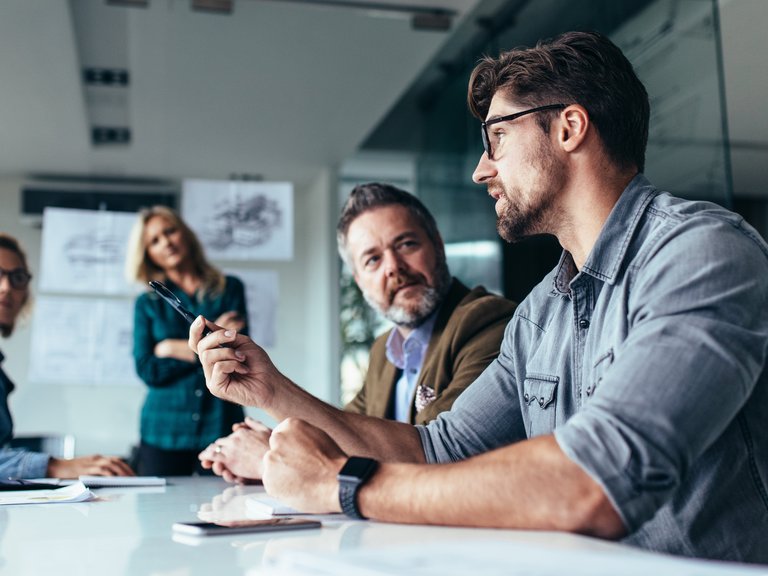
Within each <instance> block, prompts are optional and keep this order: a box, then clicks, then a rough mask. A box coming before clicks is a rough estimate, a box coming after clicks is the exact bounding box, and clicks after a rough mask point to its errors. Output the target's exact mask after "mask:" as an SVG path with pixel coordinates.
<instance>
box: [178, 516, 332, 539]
mask: <svg viewBox="0 0 768 576" xmlns="http://www.w3.org/2000/svg"><path fill="white" fill-rule="evenodd" d="M320 527H322V523H321V522H318V521H317V520H306V519H304V518H285V517H283V518H269V519H267V520H234V521H230V522H220V523H217V522H177V523H176V524H174V525H173V530H174V532H178V533H180V534H191V535H193V536H218V535H225V534H226V535H228V534H247V533H248V534H250V533H254V532H276V531H280V530H307V529H310V528H320Z"/></svg>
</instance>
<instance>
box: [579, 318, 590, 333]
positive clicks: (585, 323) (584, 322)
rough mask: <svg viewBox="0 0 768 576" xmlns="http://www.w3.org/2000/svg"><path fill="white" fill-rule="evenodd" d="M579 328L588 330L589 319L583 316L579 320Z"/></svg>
mask: <svg viewBox="0 0 768 576" xmlns="http://www.w3.org/2000/svg"><path fill="white" fill-rule="evenodd" d="M579 328H581V329H582V330H586V329H587V328H589V320H587V319H586V318H582V319H581V320H579Z"/></svg>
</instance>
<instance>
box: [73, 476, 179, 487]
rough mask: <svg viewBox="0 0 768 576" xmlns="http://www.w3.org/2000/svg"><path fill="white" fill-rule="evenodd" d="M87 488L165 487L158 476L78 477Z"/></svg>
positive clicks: (163, 479)
mask: <svg viewBox="0 0 768 576" xmlns="http://www.w3.org/2000/svg"><path fill="white" fill-rule="evenodd" d="M80 482H82V483H83V484H85V485H86V486H88V488H127V487H131V486H165V478H161V477H160V476H80Z"/></svg>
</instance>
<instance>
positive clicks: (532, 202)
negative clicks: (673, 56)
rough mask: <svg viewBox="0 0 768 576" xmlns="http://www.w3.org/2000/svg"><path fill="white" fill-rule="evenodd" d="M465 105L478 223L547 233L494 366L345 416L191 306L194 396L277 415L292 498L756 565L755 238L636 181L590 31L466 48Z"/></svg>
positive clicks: (631, 122)
mask: <svg viewBox="0 0 768 576" xmlns="http://www.w3.org/2000/svg"><path fill="white" fill-rule="evenodd" d="M469 105H470V108H471V110H472V112H473V113H474V115H475V116H476V117H478V118H479V119H480V120H481V131H482V138H483V145H484V152H483V154H482V156H481V157H480V160H479V162H478V165H477V168H476V169H475V172H474V176H473V179H474V181H475V182H476V183H478V184H481V185H485V186H486V188H487V192H488V194H489V195H490V196H491V197H492V198H493V199H494V200H495V201H496V206H495V209H496V214H497V216H498V226H497V227H498V231H499V233H500V235H501V236H502V237H503V238H504V239H505V240H507V241H510V242H514V241H516V240H518V239H520V238H524V237H527V236H531V235H534V234H552V235H554V236H556V237H557V239H558V241H559V242H560V244H561V245H562V247H563V249H564V251H563V254H562V257H561V260H560V262H559V264H558V265H557V266H556V267H555V269H554V270H552V272H550V273H549V274H548V275H547V276H546V277H545V278H544V280H543V281H542V282H541V283H540V284H539V285H538V286H537V287H536V288H534V290H533V291H532V292H531V293H530V295H529V296H528V297H527V298H526V299H525V300H524V301H523V302H522V303H521V304H520V306H519V307H518V308H517V310H516V311H515V314H514V316H513V318H512V320H511V321H510V323H509V325H508V326H507V330H506V333H505V337H504V341H503V342H502V347H501V353H500V354H499V357H498V358H497V360H496V361H494V362H493V363H492V364H491V365H490V366H489V367H488V368H487V369H486V370H485V372H483V374H482V375H481V376H480V377H479V378H478V379H477V380H476V381H475V382H474V383H473V384H472V385H471V386H470V387H469V388H468V389H467V391H466V392H464V394H462V396H461V397H460V398H459V399H458V400H457V401H456V403H454V405H453V408H452V409H451V410H450V411H449V412H447V413H444V414H442V415H440V416H439V417H438V418H437V420H435V421H434V422H431V423H430V424H428V425H426V426H416V427H407V426H405V425H397V424H391V423H386V422H383V421H381V422H374V421H372V420H366V421H361V420H354V426H351V424H352V423H353V419H352V418H351V417H350V416H348V415H347V416H345V415H340V414H338V413H336V412H333V411H332V410H329V409H317V407H316V405H315V404H314V403H313V402H312V401H311V399H310V398H309V397H308V394H306V393H304V392H303V391H301V390H300V389H298V388H297V387H296V386H295V385H294V384H292V383H291V382H290V381H289V380H287V379H286V378H285V377H284V376H283V375H282V374H280V373H279V372H278V371H277V370H276V369H275V367H274V366H273V365H272V364H271V362H270V361H269V359H268V358H267V357H266V355H265V354H264V352H263V351H262V350H261V349H259V348H258V347H257V346H255V344H253V343H252V342H250V341H249V340H248V339H247V338H244V337H239V336H236V335H234V334H232V333H227V332H225V331H223V330H218V331H216V332H214V333H213V334H210V335H209V336H207V337H206V338H204V339H202V340H201V339H200V333H201V331H202V328H203V325H202V322H201V321H200V319H198V320H197V322H196V324H195V325H193V327H192V329H191V332H190V335H191V337H190V344H191V345H192V346H193V347H194V348H195V349H196V350H197V351H198V352H199V353H200V355H201V359H202V361H203V364H204V368H205V371H206V377H207V383H208V386H209V387H210V389H211V390H212V392H213V393H214V394H217V395H221V396H223V397H226V398H229V399H232V400H236V401H239V402H242V403H246V404H252V405H257V406H260V407H262V408H264V409H266V410H267V411H269V412H270V413H271V414H272V415H273V416H274V417H276V418H278V419H282V418H288V419H287V420H285V421H283V422H281V424H280V425H279V426H277V427H276V428H275V430H274V432H273V433H272V435H271V437H270V439H269V443H270V451H269V452H267V453H266V455H265V456H264V475H263V480H264V486H265V487H266V489H267V492H269V493H270V494H271V495H272V496H275V497H277V498H279V499H281V500H283V501H284V502H286V503H288V504H290V505H292V506H294V507H296V508H298V509H300V510H305V511H312V512H327V511H339V510H343V511H344V512H346V513H347V514H348V515H350V516H354V517H370V518H375V519H377V520H383V521H389V522H406V523H425V524H445V525H466V526H486V527H498V528H521V529H538V530H562V531H570V532H578V533H582V534H589V535H593V536H598V537H603V538H611V539H621V540H622V541H624V542H625V543H627V544H631V545H635V546H639V547H642V548H645V549H648V550H655V551H660V552H666V553H671V554H678V555H684V556H697V557H703V558H712V559H720V560H735V561H744V562H757V563H768V544H767V541H766V536H765V533H766V531H765V527H766V526H767V525H768V426H766V422H768V372H766V354H768V246H767V245H766V243H765V242H764V241H763V240H762V239H761V238H760V236H759V234H758V233H757V232H756V231H755V230H754V229H753V228H751V227H750V226H749V225H747V224H746V223H745V222H744V221H743V218H741V217H740V216H738V215H737V214H734V213H732V212H729V211H727V210H724V209H722V208H720V207H718V206H716V205H714V204H710V203H706V202H692V201H686V200H682V199H679V198H675V197H673V196H671V195H669V194H667V193H664V192H661V191H659V190H658V189H656V188H655V187H654V186H653V185H652V184H651V183H650V182H649V181H648V180H647V179H646V178H645V177H644V176H643V170H644V163H645V147H646V142H647V138H648V124H649V117H650V110H649V102H648V96H647V94H646V91H645V88H644V86H643V85H642V83H641V82H640V80H639V79H638V78H637V76H636V75H635V73H634V70H633V69H632V65H631V64H630V63H629V61H628V60H627V59H626V57H625V56H624V55H623V54H622V53H621V51H620V50H619V48H618V47H616V46H615V45H614V44H613V43H612V42H611V41H610V40H608V39H607V38H605V37H604V36H602V35H600V34H596V33H581V32H572V33H567V34H564V35H562V36H560V37H558V38H556V39H554V40H551V41H548V42H546V43H540V44H538V45H537V46H535V47H533V48H528V49H516V50H512V51H510V52H507V53H504V54H502V55H501V56H500V57H499V58H497V59H493V58H486V59H484V60H483V61H481V62H480V63H479V64H478V66H477V67H476V68H475V70H474V71H473V73H472V76H471V79H470V82H469ZM219 344H226V345H228V346H229V348H219V347H218V345H219ZM291 416H294V417H295V418H289V417H291ZM298 418H300V419H298ZM425 463H439V464H440V465H439V466H430V465H425Z"/></svg>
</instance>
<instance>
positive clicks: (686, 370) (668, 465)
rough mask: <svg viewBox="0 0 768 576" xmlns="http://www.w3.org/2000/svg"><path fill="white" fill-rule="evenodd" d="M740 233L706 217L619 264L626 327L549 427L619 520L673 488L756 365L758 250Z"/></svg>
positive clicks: (761, 349) (629, 519) (764, 283)
mask: <svg viewBox="0 0 768 576" xmlns="http://www.w3.org/2000/svg"><path fill="white" fill-rule="evenodd" d="M750 235H751V233H750V231H748V230H744V229H741V228H739V226H737V225H734V222H733V221H727V220H721V219H718V218H711V219H709V221H707V222H706V223H705V224H702V223H701V221H698V222H692V223H686V222H683V223H681V224H679V225H677V226H676V227H674V230H673V231H671V232H669V233H668V234H667V236H666V237H662V238H661V239H660V240H659V241H658V242H655V243H653V248H652V249H651V250H650V251H649V253H648V254H645V255H643V258H644V260H645V261H644V262H635V264H637V268H636V270H635V269H630V270H628V272H627V274H636V277H635V278H634V280H633V281H632V282H631V283H630V284H629V286H630V288H629V290H630V293H629V294H630V295H629V298H628V299H627V303H628V307H627V318H628V326H629V329H628V333H627V337H626V339H625V340H624V341H623V342H622V343H621V344H620V345H619V346H618V347H617V348H616V349H615V350H613V354H614V358H613V363H612V364H611V366H610V367H609V368H608V369H607V370H606V371H605V372H604V374H603V375H602V377H601V380H600V382H599V384H598V385H597V388H596V390H595V393H594V396H593V398H592V399H591V400H590V401H589V402H588V403H587V404H586V405H585V406H584V407H583V409H582V410H581V411H579V412H578V413H577V414H575V415H574V416H573V417H572V418H571V419H570V420H568V421H567V422H566V423H565V424H564V425H563V426H561V427H559V428H558V429H557V430H555V437H556V439H557V442H558V444H559V445H560V447H561V449H562V450H563V451H564V452H565V453H566V454H567V455H568V457H569V458H571V459H572V460H573V461H574V462H576V463H577V464H579V465H580V466H581V467H582V468H583V469H584V470H585V471H586V472H587V473H588V474H589V475H590V476H591V477H592V478H593V479H595V480H596V481H597V482H598V483H599V484H600V485H601V486H602V487H603V489H604V490H605V492H606V494H607V495H608V497H609V498H610V499H611V501H612V502H613V504H614V506H615V508H616V510H617V511H618V512H619V514H620V515H621V516H622V518H623V520H624V523H625V525H626V527H627V529H628V530H629V531H630V532H631V531H634V530H636V529H638V528H639V527H640V526H641V525H642V524H643V523H644V522H646V521H647V520H649V519H650V518H651V517H653V515H654V514H655V513H656V511H657V510H658V509H659V508H660V507H661V506H662V505H663V504H664V503H665V502H667V501H668V500H669V499H670V498H671V497H672V495H673V493H674V490H675V489H676V488H677V487H678V486H679V485H680V484H681V482H683V481H684V479H685V477H686V474H688V473H689V471H690V470H691V468H692V467H693V466H694V465H695V463H696V460H697V459H698V458H699V457H700V456H701V455H702V454H703V453H704V452H705V451H706V450H707V448H708V447H710V446H711V445H712V444H713V443H714V442H715V441H716V440H717V439H718V437H719V436H720V435H721V434H723V432H724V430H725V429H726V427H727V426H729V425H730V424H731V423H732V422H733V420H734V418H735V417H736V414H737V413H738V412H739V411H740V410H741V409H742V407H743V406H744V404H745V403H746V402H747V400H748V399H749V397H750V395H751V394H752V391H753V388H754V386H755V383H756V382H757V381H758V379H759V377H760V374H761V373H762V371H763V369H764V366H765V362H766V349H767V348H768V328H767V327H768V259H767V258H766V253H765V251H764V249H763V248H762V246H761V245H760V244H759V242H757V241H754V240H751V239H750ZM713 237H714V238H717V242H713V241H712V238H713ZM745 238H746V240H747V241H745Z"/></svg>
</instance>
